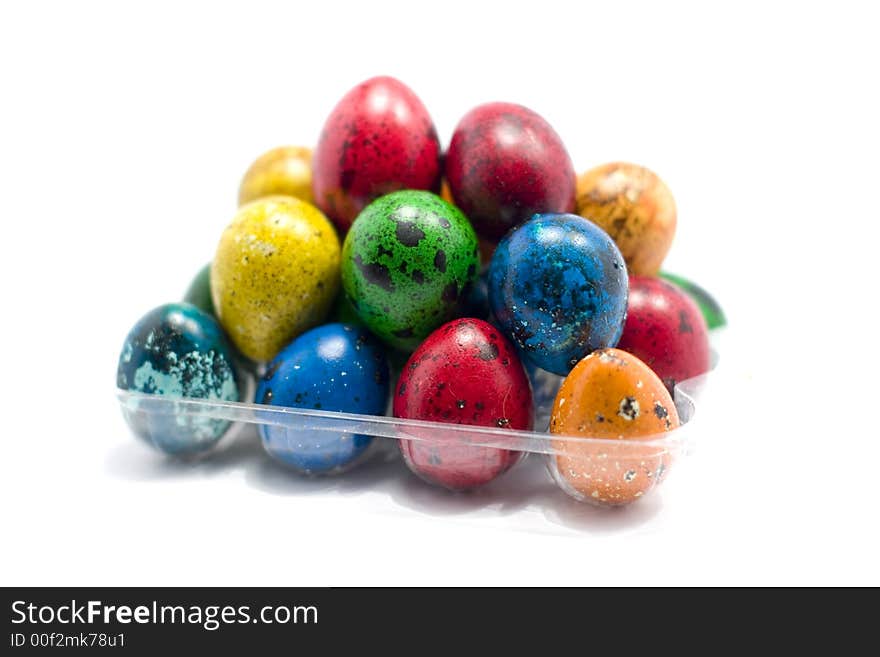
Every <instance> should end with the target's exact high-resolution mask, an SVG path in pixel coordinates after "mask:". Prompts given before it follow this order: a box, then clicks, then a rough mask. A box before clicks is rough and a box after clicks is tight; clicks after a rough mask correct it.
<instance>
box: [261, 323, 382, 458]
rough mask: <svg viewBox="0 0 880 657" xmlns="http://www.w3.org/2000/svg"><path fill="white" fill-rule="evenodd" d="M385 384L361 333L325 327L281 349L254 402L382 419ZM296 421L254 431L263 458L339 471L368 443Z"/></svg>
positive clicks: (373, 345)
mask: <svg viewBox="0 0 880 657" xmlns="http://www.w3.org/2000/svg"><path fill="white" fill-rule="evenodd" d="M388 382H389V375H388V361H387V359H386V357H385V353H384V352H383V350H382V348H381V346H380V345H379V343H378V342H377V341H376V339H375V338H374V337H373V336H372V335H371V334H370V333H369V332H368V331H367V330H366V329H364V328H362V327H358V326H354V325H350V324H326V325H324V326H319V327H318V328H315V329H312V330H311V331H308V332H306V333H303V334H302V335H300V336H299V337H298V338H296V339H295V340H294V341H293V342H291V343H290V344H289V345H287V346H286V347H285V348H284V349H282V350H281V353H279V354H278V355H277V356H276V357H275V360H273V361H272V362H271V363H270V364H269V368H268V370H267V371H266V374H265V376H264V377H263V378H262V380H261V381H260V384H259V386H258V387H257V397H256V399H257V401H258V402H260V403H263V404H270V405H272V406H286V407H290V408H303V409H313V410H321V411H342V412H345V413H358V414H362V415H384V413H385V409H386V407H387V405H388ZM299 421H300V425H301V426H296V427H286V426H276V425H270V424H264V425H261V426H260V433H261V435H262V438H263V446H264V447H265V448H266V451H267V452H269V454H271V455H272V456H273V457H275V458H276V459H278V460H279V461H281V462H282V463H284V464H286V465H289V466H292V467H294V468H297V469H299V470H303V471H305V472H309V473H327V472H333V471H339V470H341V469H345V468H347V467H349V466H351V465H353V464H355V463H356V462H357V459H358V458H359V457H360V456H361V455H362V454H363V453H364V452H365V451H366V449H367V447H369V445H370V443H371V441H372V440H373V439H372V438H371V437H370V436H363V435H358V434H347V433H339V431H338V430H329V431H327V430H320V429H316V428H314V427H316V426H320V425H321V424H322V423H321V421H320V419H317V418H316V419H315V420H314V421H313V422H311V425H312V426H311V427H310V426H308V425H309V422H308V421H303V420H299ZM323 424H325V425H327V424H331V423H328V422H325V423H323ZM302 425H305V426H302ZM331 429H332V427H331Z"/></svg>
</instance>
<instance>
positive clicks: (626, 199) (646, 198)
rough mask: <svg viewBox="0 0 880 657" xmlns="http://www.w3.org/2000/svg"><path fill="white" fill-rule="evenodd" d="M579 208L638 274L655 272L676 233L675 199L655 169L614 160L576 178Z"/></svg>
mask: <svg viewBox="0 0 880 657" xmlns="http://www.w3.org/2000/svg"><path fill="white" fill-rule="evenodd" d="M577 213H578V214H579V215H581V216H582V217H586V218H587V219H589V220H590V221H592V222H594V223H596V224H598V225H599V227H601V228H602V230H604V231H605V232H606V233H608V234H609V235H610V236H611V238H612V239H613V240H614V242H615V243H616V244H617V248H619V249H620V252H621V254H622V255H623V259H624V260H625V261H626V268H627V271H629V273H630V274H634V275H636V276H656V275H657V272H659V271H660V265H661V264H662V263H663V259H664V258H665V257H666V254H667V253H668V252H669V247H670V246H672V238H673V237H674V236H675V224H676V210H675V199H673V198H672V192H670V191H669V188H668V187H667V186H666V184H665V183H664V182H663V181H662V180H660V178H659V177H658V176H657V174H655V173H654V172H653V171H651V170H649V169H646V168H645V167H641V166H639V165H637V164H628V163H626V162H612V163H611V164H603V165H602V166H599V167H596V168H595V169H590V170H589V171H587V172H585V173H582V174H581V175H580V176H578V179H577Z"/></svg>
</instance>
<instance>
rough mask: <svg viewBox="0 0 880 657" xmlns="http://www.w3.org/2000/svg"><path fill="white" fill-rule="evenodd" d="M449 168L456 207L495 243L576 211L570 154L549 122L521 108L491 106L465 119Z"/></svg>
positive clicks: (454, 137)
mask: <svg viewBox="0 0 880 657" xmlns="http://www.w3.org/2000/svg"><path fill="white" fill-rule="evenodd" d="M445 169H446V179H447V181H448V183H449V189H450V191H451V192H452V197H453V199H454V200H455V204H456V205H457V206H458V207H459V208H461V210H462V212H464V213H465V215H467V217H468V218H469V219H470V220H471V222H472V223H473V224H474V228H475V229H476V231H477V233H478V234H479V235H480V236H482V237H485V238H487V239H489V240H491V241H493V242H497V241H498V240H499V239H501V237H503V236H504V234H505V233H506V232H507V231H508V230H510V229H511V228H513V227H514V226H516V225H517V224H519V223H521V222H523V221H525V220H526V219H529V218H531V216H532V215H534V214H535V213H537V212H574V208H575V171H574V167H573V165H572V163H571V158H570V157H569V155H568V151H566V150H565V146H564V145H563V144H562V140H561V139H560V138H559V135H557V134H556V131H555V130H553V128H552V127H550V124H549V123H547V122H546V121H545V120H544V119H543V118H541V117H540V116H539V115H537V114H535V113H534V112H533V111H531V110H530V109H527V108H525V107H522V106H521V105H514V104H511V103H489V104H486V105H480V106H479V107H477V108H475V109H473V110H471V111H470V112H469V113H468V114H466V115H465V116H464V118H463V119H462V120H461V121H460V122H459V124H458V126H457V127H456V129H455V133H454V134H453V135H452V142H451V143H450V145H449V151H448V152H447V154H446V161H445Z"/></svg>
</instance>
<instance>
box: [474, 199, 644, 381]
mask: <svg viewBox="0 0 880 657" xmlns="http://www.w3.org/2000/svg"><path fill="white" fill-rule="evenodd" d="M626 293H627V276H626V265H625V264H624V262H623V257H622V256H621V255H620V251H618V250H617V247H616V246H615V245H614V242H613V241H611V239H610V238H609V237H608V235H607V234H606V233H605V232H604V231H602V230H601V229H600V228H598V227H597V226H596V225H595V224H593V223H591V222H589V221H587V220H586V219H583V218H582V217H579V216H577V215H571V214H542V215H536V216H535V217H534V218H533V219H530V220H529V221H527V222H526V223H524V224H522V225H521V226H519V227H518V228H516V229H515V230H514V231H512V232H511V233H510V234H509V235H507V236H506V237H505V238H504V239H503V240H501V242H500V243H499V244H498V248H497V249H496V250H495V255H494V256H493V257H492V263H491V265H490V266H489V306H490V308H491V310H492V314H493V315H494V316H495V319H496V321H497V322H498V326H500V327H501V328H502V329H503V330H504V332H505V333H506V334H507V336H508V337H510V338H511V339H512V340H513V341H514V343H516V345H517V346H518V347H519V348H520V349H521V350H522V351H523V354H524V356H525V358H527V359H528V360H530V361H532V363H534V364H535V365H537V366H538V367H540V368H542V369H545V370H548V371H550V372H553V373H554V374H559V375H563V376H564V375H566V374H568V372H569V371H570V370H571V368H572V367H574V366H575V364H576V363H577V362H578V361H579V360H580V359H581V358H583V357H584V356H586V355H587V354H588V353H590V352H591V351H593V350H595V349H602V348H604V347H612V346H614V345H616V344H617V340H618V339H619V338H620V334H621V332H622V331H623V320H624V317H625V314H626Z"/></svg>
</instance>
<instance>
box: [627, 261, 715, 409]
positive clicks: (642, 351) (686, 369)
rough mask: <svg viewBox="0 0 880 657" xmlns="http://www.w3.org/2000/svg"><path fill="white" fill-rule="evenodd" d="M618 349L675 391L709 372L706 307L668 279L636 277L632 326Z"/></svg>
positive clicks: (632, 292)
mask: <svg viewBox="0 0 880 657" xmlns="http://www.w3.org/2000/svg"><path fill="white" fill-rule="evenodd" d="M617 346H618V347H619V348H620V349H623V350H624V351H628V352H629V353H631V354H633V355H634V356H637V357H638V358H639V359H641V360H642V361H644V362H645V364H646V365H648V367H650V368H651V369H652V370H654V373H655V374H656V375H657V376H659V377H660V380H661V381H663V383H664V385H665V386H666V388H667V389H668V390H669V391H670V393H671V392H672V391H673V389H674V388H675V386H676V384H678V383H680V382H681V381H684V380H686V379H690V378H692V377H695V376H698V375H700V374H703V373H705V372H708V371H709V365H710V358H711V355H710V349H709V332H708V329H707V328H706V322H705V320H704V319H703V315H702V314H701V313H700V309H699V307H698V306H697V304H696V303H694V301H693V300H692V299H691V298H690V297H688V296H687V295H686V294H685V293H684V292H683V291H682V290H680V289H679V288H677V287H676V286H674V285H672V284H671V283H668V282H666V281H664V280H662V279H659V278H654V277H646V276H630V279H629V301H628V304H627V316H626V324H625V325H624V327H623V335H622V336H621V337H620V341H619V342H618V343H617Z"/></svg>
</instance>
